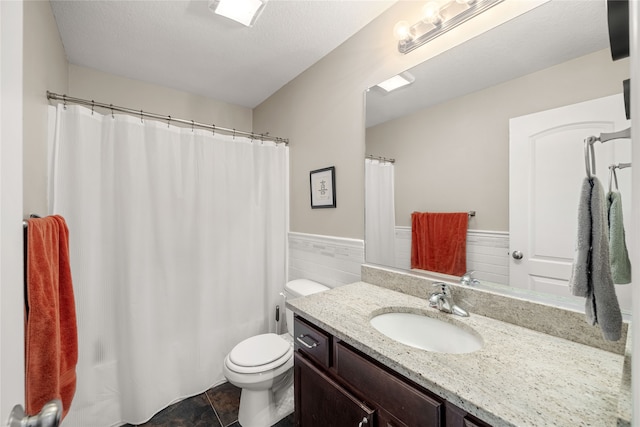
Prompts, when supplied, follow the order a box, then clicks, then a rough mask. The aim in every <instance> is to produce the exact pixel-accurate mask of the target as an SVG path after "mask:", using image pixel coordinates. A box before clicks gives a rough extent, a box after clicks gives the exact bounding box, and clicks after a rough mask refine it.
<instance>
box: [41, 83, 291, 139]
mask: <svg viewBox="0 0 640 427" xmlns="http://www.w3.org/2000/svg"><path fill="white" fill-rule="evenodd" d="M47 99H49V100H51V99H53V100H55V101H62V102H63V103H64V104H65V105H66V104H67V103H71V104H78V105H85V106H87V107H91V111H93V109H94V108H95V107H99V108H105V109H107V110H111V114H113V112H114V111H118V112H121V113H127V114H131V115H135V116H138V117H140V119H142V118H143V117H147V118H152V119H158V120H166V121H167V126H168V125H169V124H171V122H176V123H181V124H185V125H189V126H191V128H192V129H193V128H196V127H197V128H201V129H208V130H210V131H212V132H213V133H216V132H223V133H225V134H230V135H233V136H236V135H238V136H246V137H248V138H250V139H256V140H260V141H273V142H275V143H276V144H285V145H289V139H288V138H279V137H275V136H269V133H268V132H267V133H266V134H257V133H253V132H245V131H241V130H236V129H228V128H223V127H219V126H216V125H215V124H212V125H208V124H206V123H199V122H196V121H193V120H185V119H176V118H173V117H171V116H164V115H162V114H155V113H149V112H147V111H142V110H134V109H132V108H125V107H118V106H116V105H113V104H105V103H102V102H95V101H93V100H91V101H89V100H87V99H81V98H73V97H71V96H67V95H59V94H57V93H53V92H49V91H47Z"/></svg>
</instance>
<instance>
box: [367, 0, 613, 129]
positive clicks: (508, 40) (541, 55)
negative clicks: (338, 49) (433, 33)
mask: <svg viewBox="0 0 640 427" xmlns="http://www.w3.org/2000/svg"><path fill="white" fill-rule="evenodd" d="M608 47H609V34H608V30H607V16H606V4H605V1H604V0H552V1H550V2H548V3H545V4H543V5H541V6H538V7H537V8H535V9H532V10H531V11H529V12H527V13H525V14H523V15H521V16H519V17H517V18H514V19H512V20H510V21H508V22H506V23H504V24H502V25H499V26H498V27H496V28H494V29H492V30H490V31H488V32H486V33H484V34H482V35H480V36H478V37H476V38H474V39H472V40H470V41H468V42H466V43H463V44H461V45H460V46H457V47H456V48H454V49H451V50H449V51H447V52H444V53H442V54H441V55H439V56H437V57H435V58H433V59H431V60H429V61H426V62H424V63H423V64H421V65H419V66H417V67H415V68H413V69H411V70H409V72H410V73H411V74H412V75H413V76H414V77H415V82H414V83H413V84H411V85H409V86H406V87H404V88H401V89H399V90H397V91H394V92H390V93H384V92H383V91H382V90H380V89H379V88H376V87H373V88H371V89H370V90H369V92H368V93H367V111H366V117H367V127H370V126H374V125H376V124H380V123H383V122H385V121H387V120H391V119H394V118H398V117H402V116H404V115H407V114H409V113H411V112H413V111H416V110H418V109H422V108H427V107H430V106H433V105H436V104H439V103H441V102H444V101H447V100H449V99H453V98H456V97H458V96H462V95H465V94H469V93H472V92H475V91H478V90H481V89H484V88H487V87H490V86H493V85H496V84H498V83H501V82H504V81H508V80H511V79H515V78H518V77H521V76H524V75H526V74H530V73H533V72H535V71H539V70H542V69H545V68H548V67H551V66H553V65H556V64H559V63H562V62H566V61H568V60H570V59H573V58H577V57H580V56H583V55H587V54H589V53H592V52H595V51H598V50H602V49H606V48H608ZM620 90H621V91H622V83H621V86H620Z"/></svg>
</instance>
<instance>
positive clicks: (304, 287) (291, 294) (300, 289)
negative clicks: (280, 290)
mask: <svg viewBox="0 0 640 427" xmlns="http://www.w3.org/2000/svg"><path fill="white" fill-rule="evenodd" d="M328 290H329V288H328V287H326V286H324V285H321V284H320V283H318V282H314V281H313V280H308V279H296V280H291V281H290V282H288V283H287V284H286V285H285V286H284V294H285V295H286V297H287V300H292V299H295V298H300V297H304V296H307V295H312V294H317V293H318V292H322V291H328ZM285 312H286V313H287V330H288V332H289V334H290V335H291V336H293V311H291V310H289V309H286V310H285Z"/></svg>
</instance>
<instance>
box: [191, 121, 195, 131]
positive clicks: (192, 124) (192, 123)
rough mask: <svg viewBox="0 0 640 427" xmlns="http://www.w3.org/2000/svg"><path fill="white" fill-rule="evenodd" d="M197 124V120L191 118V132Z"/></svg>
mask: <svg viewBox="0 0 640 427" xmlns="http://www.w3.org/2000/svg"><path fill="white" fill-rule="evenodd" d="M194 125H195V122H194V121H193V120H191V132H193V126H194Z"/></svg>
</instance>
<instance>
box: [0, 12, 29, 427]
mask: <svg viewBox="0 0 640 427" xmlns="http://www.w3.org/2000/svg"><path fill="white" fill-rule="evenodd" d="M22 27H23V25H22V2H21V1H0V425H6V421H7V419H8V417H9V413H10V411H11V409H12V408H13V406H14V405H17V404H21V405H24V333H23V322H24V317H23V310H24V294H23V286H24V279H23V270H22V263H23V254H22V240H23V237H22Z"/></svg>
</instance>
